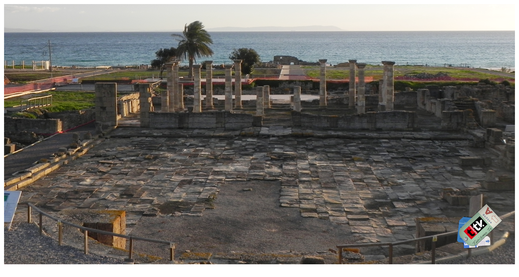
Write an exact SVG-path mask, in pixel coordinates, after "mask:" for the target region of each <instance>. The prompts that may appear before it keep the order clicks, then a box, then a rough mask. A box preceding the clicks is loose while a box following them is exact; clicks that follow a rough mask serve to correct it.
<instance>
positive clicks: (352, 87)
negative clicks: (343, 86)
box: [348, 60, 357, 108]
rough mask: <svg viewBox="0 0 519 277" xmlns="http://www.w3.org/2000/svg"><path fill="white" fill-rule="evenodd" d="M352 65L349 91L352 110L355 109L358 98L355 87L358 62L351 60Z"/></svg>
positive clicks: (349, 104) (349, 103) (349, 102)
mask: <svg viewBox="0 0 519 277" xmlns="http://www.w3.org/2000/svg"><path fill="white" fill-rule="evenodd" d="M349 63H350V86H349V90H348V96H349V97H348V98H349V101H348V106H349V107H350V108H353V107H355V101H356V96H357V86H356V85H355V75H356V74H355V73H356V67H357V60H349Z"/></svg>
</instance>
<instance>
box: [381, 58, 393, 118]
mask: <svg viewBox="0 0 519 277" xmlns="http://www.w3.org/2000/svg"><path fill="white" fill-rule="evenodd" d="M382 64H384V87H385V89H386V90H385V95H386V111H392V110H393V108H394V102H395V85H394V83H395V80H394V76H393V71H394V67H393V66H394V65H395V62H389V61H383V62H382Z"/></svg>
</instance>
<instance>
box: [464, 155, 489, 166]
mask: <svg viewBox="0 0 519 277" xmlns="http://www.w3.org/2000/svg"><path fill="white" fill-rule="evenodd" d="M460 165H461V166H485V159H484V158H481V157H472V156H471V157H460Z"/></svg>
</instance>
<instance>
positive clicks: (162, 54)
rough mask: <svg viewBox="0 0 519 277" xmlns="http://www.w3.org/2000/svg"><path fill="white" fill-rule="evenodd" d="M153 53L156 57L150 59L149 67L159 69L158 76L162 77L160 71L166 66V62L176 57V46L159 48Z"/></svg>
mask: <svg viewBox="0 0 519 277" xmlns="http://www.w3.org/2000/svg"><path fill="white" fill-rule="evenodd" d="M155 55H156V56H157V58H156V59H155V60H152V61H151V67H152V68H157V69H160V74H159V76H160V77H159V78H160V79H162V72H164V69H165V68H166V63H168V62H170V61H171V60H173V59H174V58H176V57H177V48H175V47H171V48H169V49H167V48H165V49H162V48H160V49H159V51H157V52H155Z"/></svg>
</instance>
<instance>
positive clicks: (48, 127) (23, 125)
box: [4, 116, 63, 134]
mask: <svg viewBox="0 0 519 277" xmlns="http://www.w3.org/2000/svg"><path fill="white" fill-rule="evenodd" d="M22 131H30V132H34V133H36V134H55V133H57V132H61V131H63V122H62V121H61V119H57V118H49V119H32V118H18V117H10V116H5V117H4V132H5V133H17V132H22Z"/></svg>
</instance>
